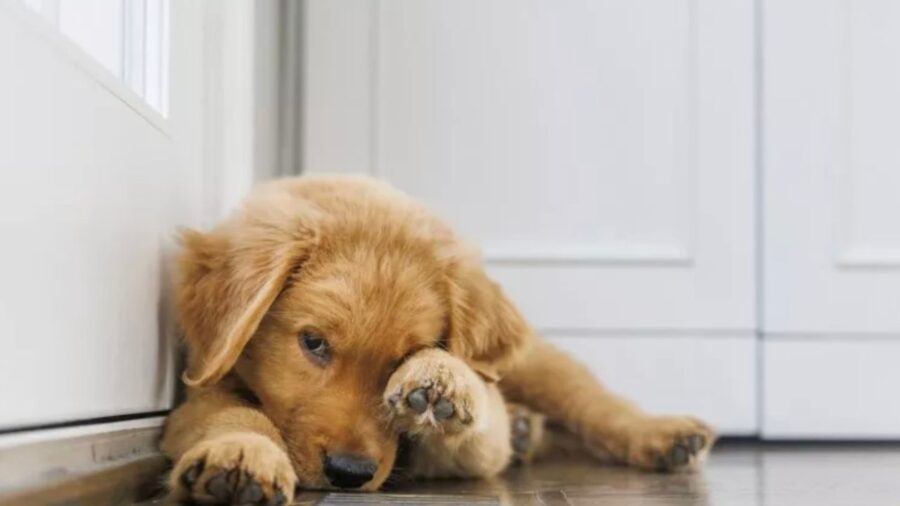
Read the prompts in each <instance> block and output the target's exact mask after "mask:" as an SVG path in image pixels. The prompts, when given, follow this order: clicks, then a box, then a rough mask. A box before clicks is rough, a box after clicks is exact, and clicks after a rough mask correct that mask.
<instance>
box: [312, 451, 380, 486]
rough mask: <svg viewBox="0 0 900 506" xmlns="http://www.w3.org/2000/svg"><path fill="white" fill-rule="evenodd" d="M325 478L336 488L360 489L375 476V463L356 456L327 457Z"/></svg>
mask: <svg viewBox="0 0 900 506" xmlns="http://www.w3.org/2000/svg"><path fill="white" fill-rule="evenodd" d="M323 467H324V468H325V476H327V477H328V481H330V482H331V484H332V485H334V486H335V487H340V488H359V487H361V486H363V485H365V484H366V483H367V482H368V481H369V480H371V479H372V477H373V476H375V470H376V469H377V468H378V466H377V465H376V464H375V462H372V461H371V460H369V459H367V458H364V457H357V456H355V455H326V456H325V461H324V462H323Z"/></svg>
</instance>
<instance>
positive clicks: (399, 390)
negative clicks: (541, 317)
mask: <svg viewBox="0 0 900 506" xmlns="http://www.w3.org/2000/svg"><path fill="white" fill-rule="evenodd" d="M384 400H385V403H386V404H387V405H388V407H389V408H390V412H391V416H392V418H393V420H392V421H393V424H394V426H395V427H396V428H397V430H398V431H399V432H402V433H406V434H407V435H408V436H409V437H410V438H411V439H413V448H412V451H411V454H410V471H411V473H412V474H413V475H414V476H422V477H488V476H493V475H495V474H497V473H499V472H500V471H502V470H503V469H504V468H505V467H506V465H507V464H508V463H509V460H510V456H511V455H512V449H511V445H510V418H509V414H508V412H507V408H506V403H505V402H504V401H503V397H502V395H501V394H500V391H499V389H498V388H497V386H496V385H493V384H487V383H485V381H484V380H482V379H481V377H479V376H478V374H476V373H475V372H474V371H473V370H472V369H471V368H470V367H469V366H468V365H467V364H466V363H465V362H463V361H462V360H460V359H458V358H456V357H454V356H453V355H450V354H449V353H447V352H446V351H443V350H439V349H428V350H423V351H420V352H418V353H416V354H415V355H414V356H413V357H411V358H410V359H408V360H407V361H406V362H405V363H404V364H403V365H402V366H400V367H399V368H398V369H397V371H395V372H394V374H393V375H392V376H391V378H390V380H389V381H388V385H387V388H386V389H385V393H384Z"/></svg>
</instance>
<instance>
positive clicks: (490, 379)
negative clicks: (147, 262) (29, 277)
mask: <svg viewBox="0 0 900 506" xmlns="http://www.w3.org/2000/svg"><path fill="white" fill-rule="evenodd" d="M183 248H184V250H183V253H182V255H181V258H180V265H179V273H180V274H179V280H178V283H177V305H178V311H179V318H180V322H181V325H182V328H183V331H184V335H185V340H186V342H187V345H188V349H189V364H188V370H187V371H186V372H185V375H184V381H185V383H186V384H187V385H188V387H189V388H188V398H187V401H186V402H185V403H184V404H183V405H182V406H180V407H179V408H178V409H176V410H175V411H174V412H173V413H172V414H171V416H170V417H169V420H168V422H167V426H166V431H165V436H164V439H163V442H162V448H163V451H164V452H165V453H166V454H167V455H168V456H169V457H171V459H172V460H173V462H174V469H173V471H172V473H171V479H170V487H171V498H172V499H175V500H190V501H193V502H199V503H217V504H218V503H226V504H227V503H236V504H284V503H287V502H289V501H290V500H291V499H292V498H293V495H294V490H295V487H300V488H313V489H328V488H349V489H361V490H375V489H377V488H378V487H379V486H380V485H381V484H382V483H384V481H385V480H386V479H387V478H388V476H389V475H390V473H391V472H392V470H393V469H394V467H395V462H396V460H397V458H398V447H399V445H400V440H401V438H400V435H404V437H403V438H402V440H403V441H404V442H405V441H410V444H409V445H406V444H404V445H403V446H404V451H402V452H400V453H402V454H403V455H404V456H405V459H404V460H405V462H404V463H403V464H402V467H403V468H404V469H406V470H407V471H408V472H411V473H412V474H413V475H416V476H490V475H493V474H496V473H498V472H500V471H502V470H503V469H504V468H505V467H506V466H507V464H508V463H509V461H510V459H511V458H514V457H515V458H519V459H521V460H528V459H530V458H531V457H532V456H534V455H535V453H536V452H537V451H538V450H537V449H538V448H548V447H551V446H552V445H551V444H549V442H548V441H549V438H545V439H547V441H544V442H541V441H540V438H541V434H542V433H543V431H542V429H543V419H544V418H543V417H546V419H547V420H548V431H547V432H548V433H550V432H553V431H556V432H559V428H562V429H564V430H565V431H567V432H568V433H569V434H571V437H570V438H569V439H571V438H575V441H576V446H580V447H583V448H585V449H587V450H588V451H590V452H591V453H593V454H594V455H596V456H598V457H608V458H611V459H613V460H615V461H618V462H621V463H625V464H629V465H633V466H637V467H640V468H643V469H659V470H673V469H684V468H690V467H692V466H694V465H695V464H696V463H697V462H698V461H699V460H701V458H702V457H703V456H704V455H705V453H706V452H707V450H708V449H709V447H710V446H711V445H712V442H713V437H714V436H713V433H712V431H711V430H710V429H709V428H708V427H707V426H706V425H704V424H703V423H702V422H699V421H697V420H695V419H693V418H688V417H655V416H650V415H648V414H645V413H643V412H642V411H640V410H639V409H637V408H636V407H634V406H633V405H631V404H629V403H628V402H626V401H624V400H622V399H619V398H617V397H615V396H613V395H611V394H610V393H608V392H607V391H605V390H604V389H603V388H602V387H601V386H600V384H599V383H598V382H597V381H596V380H595V379H594V378H593V377H592V375H591V374H590V373H589V372H588V371H587V370H586V369H585V368H583V367H582V366H581V365H579V364H578V363H576V362H575V361H574V360H572V359H571V358H569V357H568V356H567V355H565V354H564V353H561V352H560V351H557V350H556V349H554V348H553V347H552V346H550V345H549V344H548V343H546V342H544V341H542V340H541V339H540V338H539V337H537V336H536V335H535V334H534V333H533V331H532V329H531V328H529V326H528V324H527V323H526V322H525V320H524V319H523V318H522V316H521V315H520V314H519V312H518V311H517V310H516V309H515V307H514V306H513V305H512V304H511V303H510V301H509V300H508V299H507V298H506V296H505V295H504V294H503V292H502V291H501V289H500V288H499V287H498V286H497V285H496V284H494V283H492V282H491V281H490V280H489V279H488V278H487V276H486V275H485V272H484V270H483V268H482V265H481V263H480V260H479V257H478V255H477V253H476V251H475V250H474V249H473V248H471V247H470V246H468V245H467V244H466V243H465V242H464V241H462V240H461V239H460V238H459V237H457V236H456V234H455V233H454V232H453V231H452V230H451V229H450V228H449V227H448V226H446V225H445V224H443V223H442V222H441V221H440V220H438V219H437V218H436V217H434V216H433V215H432V214H430V213H429V212H428V211H427V210H426V209H425V208H423V207H422V206H421V205H419V204H418V203H416V202H415V201H414V200H412V199H410V198H409V197H407V196H405V195H403V194H402V193H400V192H397V191H395V190H393V189H391V188H390V187H388V186H387V185H385V184H382V183H379V182H377V181H374V180H371V179H367V178H362V177H310V176H306V177H299V178H293V179H285V180H281V181H276V182H272V183H268V184H266V185H263V186H261V187H260V188H259V189H258V190H256V191H255V192H254V193H253V194H252V195H251V196H250V197H249V198H248V199H247V201H246V202H245V204H244V206H243V208H242V209H241V210H240V211H238V212H236V213H235V214H233V215H232V216H231V217H230V218H228V219H227V220H225V221H224V222H223V223H221V224H220V225H219V226H218V227H217V228H215V229H214V230H212V231H211V232H208V233H198V232H186V233H184V235H183ZM512 403H515V404H512ZM551 427H552V428H553V431H550V430H549V428H551ZM568 444H569V445H570V446H571V444H572V443H571V442H569V443H568ZM407 446H408V448H407ZM398 467H400V466H398Z"/></svg>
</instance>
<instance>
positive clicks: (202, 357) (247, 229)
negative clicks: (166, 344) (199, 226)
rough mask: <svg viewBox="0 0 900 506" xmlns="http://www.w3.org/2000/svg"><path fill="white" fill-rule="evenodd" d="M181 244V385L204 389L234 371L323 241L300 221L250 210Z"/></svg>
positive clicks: (185, 233) (187, 234) (184, 236)
mask: <svg viewBox="0 0 900 506" xmlns="http://www.w3.org/2000/svg"><path fill="white" fill-rule="evenodd" d="M270 220H271V221H270ZM181 242H182V245H183V252H182V254H181V258H180V259H179V280H178V283H177V304H178V312H179V319H180V322H181V326H182V329H183V330H184V333H185V340H186V341H187V344H188V348H189V350H190V361H189V367H188V370H187V371H186V372H185V373H184V376H183V380H184V382H185V383H186V384H188V385H190V386H203V385H208V384H211V383H215V382H216V381H218V380H219V379H221V378H222V377H223V376H224V375H225V374H226V373H227V372H228V371H229V370H230V369H231V368H232V366H234V363H235V362H236V361H237V359H238V357H239V356H240V354H241V351H242V350H243V349H244V346H245V345H246V344H247V342H248V341H249V340H250V338H251V337H252V336H253V334H254V333H255V332H256V330H257V328H258V327H259V324H260V322H261V321H262V319H263V317H264V316H265V314H266V312H267V311H268V310H269V308H270V307H271V305H272V304H273V303H274V302H275V299H276V298H277V297H278V295H279V294H280V293H281V291H282V289H283V288H284V285H285V283H286V281H287V279H288V277H289V276H290V275H291V273H292V272H293V271H294V270H295V269H296V268H298V267H299V265H300V264H301V263H302V262H303V260H305V258H306V257H307V255H308V254H309V251H310V250H311V248H312V247H313V246H314V244H315V243H316V242H317V237H316V234H315V232H314V231H313V230H311V229H310V228H307V227H304V226H302V225H301V224H299V223H297V222H296V219H293V220H290V221H288V220H281V221H279V220H278V218H277V217H275V218H274V219H273V217H272V216H260V215H259V214H252V210H247V211H246V212H245V214H244V215H241V216H238V217H236V218H235V219H232V220H230V221H228V222H226V223H225V224H224V225H223V226H221V227H219V228H218V229H216V230H214V231H213V232H210V233H207V234H203V233H199V232H195V231H190V230H188V231H183V232H182V234H181Z"/></svg>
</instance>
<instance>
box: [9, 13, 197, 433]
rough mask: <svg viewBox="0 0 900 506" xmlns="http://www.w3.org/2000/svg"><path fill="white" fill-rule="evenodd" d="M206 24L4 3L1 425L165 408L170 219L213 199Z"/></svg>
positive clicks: (186, 216)
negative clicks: (206, 151) (207, 147)
mask: <svg viewBox="0 0 900 506" xmlns="http://www.w3.org/2000/svg"><path fill="white" fill-rule="evenodd" d="M138 6H139V8H138ZM169 6H171V7H172V11H173V12H169V11H168V8H169ZM86 18H87V19H86ZM201 20H202V18H201V16H200V10H199V8H198V7H197V6H190V5H188V3H182V2H171V3H170V2H166V1H165V0H146V1H140V2H138V1H134V2H124V3H122V2H76V1H69V0H54V1H46V0H45V1H43V2H42V1H39V0H31V1H29V2H27V5H26V3H25V2H19V1H6V2H3V3H2V4H0V76H2V78H0V244H2V247H0V280H2V281H0V349H2V350H3V352H2V353H0V399H2V408H0V430H8V429H12V428H16V427H22V426H33V425H41V424H55V423H61V422H68V421H73V420H84V419H94V418H101V417H107V416H113V415H116V416H119V415H133V414H137V413H147V412H155V411H159V410H163V409H166V408H168V407H170V405H171V402H172V392H173V381H174V378H175V375H174V373H173V360H172V359H173V357H174V353H173V351H174V341H173V340H172V332H171V331H170V328H169V323H170V321H169V320H170V318H169V311H168V307H167V301H166V300H162V299H161V298H160V293H162V286H163V285H164V284H165V282H166V281H165V280H166V278H167V277H168V275H169V273H168V272H167V271H166V269H165V268H164V261H165V258H164V257H165V255H166V253H168V252H170V251H171V244H172V240H173V230H174V226H175V225H176V224H183V225H197V224H198V223H199V222H200V220H201V217H202V214H203V212H204V209H203V208H204V206H205V205H206V204H205V202H206V201H205V200H204V197H203V195H202V194H201V189H202V188H203V186H204V184H203V183H204V181H203V170H204V169H203V159H202V156H201V147H202V146H203V138H202V132H203V128H202V121H203V117H202V114H201V109H200V108H199V104H202V103H203V101H202V100H201V92H202V91H203V81H202V79H201V78H200V75H199V72H200V71H201V69H202V68H203V66H202V65H201V51H202V48H203V45H202V44H201V42H202V37H201V36H202V23H201ZM170 45H171V46H173V47H178V48H179V50H178V52H175V53H173V54H172V55H171V58H169V57H168V47H169V46H170Z"/></svg>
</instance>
